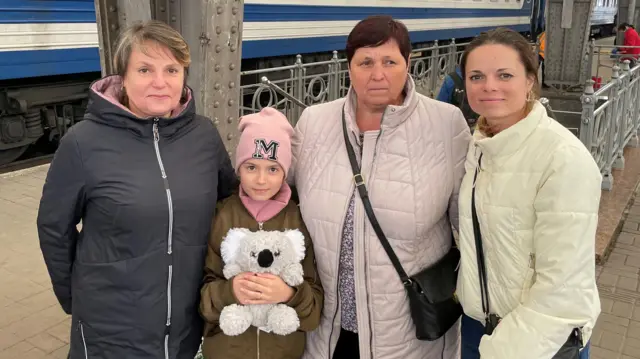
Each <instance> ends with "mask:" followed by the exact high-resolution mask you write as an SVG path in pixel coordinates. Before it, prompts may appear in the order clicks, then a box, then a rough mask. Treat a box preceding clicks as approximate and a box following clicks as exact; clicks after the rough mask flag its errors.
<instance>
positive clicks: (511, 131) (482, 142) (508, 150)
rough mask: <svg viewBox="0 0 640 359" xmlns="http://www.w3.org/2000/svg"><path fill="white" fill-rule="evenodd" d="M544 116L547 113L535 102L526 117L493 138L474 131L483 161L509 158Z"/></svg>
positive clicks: (475, 140)
mask: <svg viewBox="0 0 640 359" xmlns="http://www.w3.org/2000/svg"><path fill="white" fill-rule="evenodd" d="M546 115H547V111H546V109H545V108H544V106H542V104H541V103H540V102H538V101H535V102H534V104H533V108H532V109H531V111H530V112H529V114H528V115H527V117H525V118H523V119H522V120H521V121H519V122H518V123H516V124H515V125H513V126H511V127H509V128H507V129H506V130H504V131H501V132H500V133H498V134H497V135H495V136H493V137H487V136H485V135H484V134H482V133H481V132H480V131H474V133H473V139H474V142H475V144H476V146H477V147H478V148H479V149H480V150H481V151H482V153H483V154H485V156H484V157H483V160H484V159H487V157H488V159H491V158H493V159H497V158H500V157H503V156H509V155H511V154H513V153H515V152H516V151H518V150H519V149H520V148H521V147H522V145H523V143H524V142H525V141H526V140H527V138H528V137H529V136H530V135H531V134H532V133H533V131H534V130H535V129H536V128H537V127H538V126H539V125H540V123H541V121H542V119H544V118H545V117H546Z"/></svg>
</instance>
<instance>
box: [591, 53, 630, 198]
mask: <svg viewBox="0 0 640 359" xmlns="http://www.w3.org/2000/svg"><path fill="white" fill-rule="evenodd" d="M594 83H595V82H594V81H593V80H591V79H590V80H587V86H586V87H585V91H584V94H583V95H582V97H581V102H582V116H581V122H580V140H581V141H582V143H584V145H585V146H586V147H587V149H588V150H589V151H590V152H591V155H592V156H593V158H594V159H595V161H596V163H597V164H598V166H599V168H600V171H601V173H602V176H603V180H602V189H604V190H611V189H612V188H613V175H612V171H613V169H622V168H623V167H624V152H623V151H624V148H625V147H626V146H633V147H638V146H639V144H640V142H639V140H638V129H639V128H640V101H639V100H640V97H639V96H640V66H635V67H634V68H632V69H630V68H629V61H628V60H625V61H624V62H623V63H622V66H621V67H619V66H618V65H617V64H615V65H614V66H613V68H612V76H611V81H609V82H607V83H606V84H605V85H604V86H602V87H601V88H599V89H598V90H597V91H596V90H594V86H593V85H594Z"/></svg>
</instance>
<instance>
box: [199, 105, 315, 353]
mask: <svg viewBox="0 0 640 359" xmlns="http://www.w3.org/2000/svg"><path fill="white" fill-rule="evenodd" d="M239 130H240V132H241V135H240V143H239V144H238V148H237V150H236V162H235V168H236V173H237V174H238V175H239V176H240V193H239V194H237V195H233V196H231V197H229V198H227V199H226V200H224V201H223V202H221V203H220V204H219V206H218V212H217V214H216V217H215V220H214V221H213V224H212V228H211V237H210V238H209V248H208V252H207V259H206V264H205V279H204V283H205V284H204V286H203V288H202V290H201V302H200V312H201V314H202V316H203V317H204V319H205V321H206V324H205V331H204V343H203V354H204V357H205V358H208V359H216V358H225V359H233V358H242V359H245V358H260V359H269V358H274V359H276V358H277V359H289V358H291V359H294V358H296V359H297V358H300V357H302V354H303V352H304V347H305V337H306V335H305V332H307V331H311V330H313V329H315V328H316V327H317V326H318V324H319V322H320V313H321V310H322V304H323V295H324V294H323V290H322V287H321V285H320V281H319V279H318V276H317V274H316V268H315V264H314V252H313V245H312V243H311V239H310V238H309V233H308V232H307V228H306V227H305V225H304V223H303V221H302V216H301V215H300V211H299V210H298V206H297V205H296V204H295V203H293V201H290V198H291V189H290V188H289V185H288V184H287V182H286V181H285V178H286V177H287V171H288V170H289V167H290V165H291V136H292V135H293V128H292V127H291V125H290V124H289V122H288V121H287V119H286V118H285V117H284V115H282V114H281V113H280V112H278V111H277V110H274V109H272V108H269V107H267V108H265V109H263V110H262V111H261V112H260V113H257V114H253V115H249V116H245V117H243V118H242V119H241V121H240V126H239ZM231 228H248V229H249V230H251V231H258V230H265V231H282V230H286V229H298V230H300V231H301V232H302V233H303V234H304V237H305V248H306V252H305V258H304V259H303V260H302V266H303V270H304V282H303V283H302V284H301V285H299V286H297V287H294V288H292V287H289V286H288V285H287V284H286V283H285V282H284V281H283V280H282V279H280V277H277V276H274V275H270V274H255V273H242V274H239V275H237V276H235V277H233V278H232V279H230V280H227V279H225V277H224V275H223V273H222V269H223V267H224V262H223V260H222V258H221V254H220V244H221V242H222V240H223V239H224V237H225V235H226V234H227V232H228V231H229V229H231ZM234 303H236V304H243V305H250V304H278V303H284V304H286V305H288V306H290V307H292V308H293V309H295V311H296V313H297V314H298V317H299V319H300V328H299V329H298V331H296V332H294V333H291V334H289V335H286V336H281V335H277V334H274V333H267V332H264V331H261V330H260V329H258V328H256V327H254V326H252V327H250V328H249V329H247V330H246V331H245V332H244V333H242V334H240V335H238V336H227V335H225V334H224V333H223V332H222V330H221V329H220V326H219V319H220V312H221V311H222V309H223V308H224V307H226V306H228V305H231V304H234Z"/></svg>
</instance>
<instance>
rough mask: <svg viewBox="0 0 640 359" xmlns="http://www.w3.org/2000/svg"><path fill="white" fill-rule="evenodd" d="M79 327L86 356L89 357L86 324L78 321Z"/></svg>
mask: <svg viewBox="0 0 640 359" xmlns="http://www.w3.org/2000/svg"><path fill="white" fill-rule="evenodd" d="M78 329H80V336H82V346H83V347H84V358H85V359H89V353H88V352H87V340H86V339H85V337H84V326H83V325H82V321H81V320H79V321H78Z"/></svg>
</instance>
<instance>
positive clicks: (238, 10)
mask: <svg viewBox="0 0 640 359" xmlns="http://www.w3.org/2000/svg"><path fill="white" fill-rule="evenodd" d="M200 3H201V4H202V13H201V14H202V16H203V20H202V22H203V25H204V26H203V32H202V34H201V35H200V46H201V48H200V59H199V60H196V59H195V58H194V61H202V63H203V64H204V65H203V67H202V74H199V76H198V79H195V80H197V81H199V83H200V84H201V85H200V89H201V91H200V93H199V97H200V98H199V99H198V101H196V104H198V103H201V104H202V105H201V110H200V109H199V110H198V113H201V114H203V115H204V116H207V117H209V118H211V120H213V123H214V124H215V125H216V127H217V128H218V131H219V132H220V135H221V136H222V139H223V141H224V145H225V147H226V148H227V150H228V151H229V154H230V155H231V158H233V152H234V151H235V148H236V145H237V144H238V129H237V127H238V116H239V114H240V111H239V100H240V64H241V60H242V51H241V49H242V20H243V10H244V1H242V0H200ZM184 26H188V24H184Z"/></svg>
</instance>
